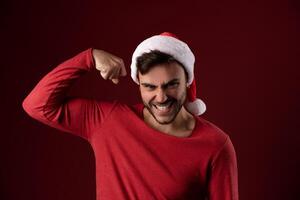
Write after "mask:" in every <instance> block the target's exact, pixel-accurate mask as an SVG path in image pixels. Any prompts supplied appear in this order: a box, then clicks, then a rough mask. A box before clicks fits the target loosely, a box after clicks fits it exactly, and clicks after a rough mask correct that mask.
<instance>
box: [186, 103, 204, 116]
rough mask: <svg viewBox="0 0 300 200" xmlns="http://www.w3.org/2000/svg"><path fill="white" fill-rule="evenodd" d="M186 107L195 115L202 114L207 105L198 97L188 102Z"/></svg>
mask: <svg viewBox="0 0 300 200" xmlns="http://www.w3.org/2000/svg"><path fill="white" fill-rule="evenodd" d="M186 108H187V110H188V111H189V112H191V113H193V114H195V115H202V114H203V113H204V112H205V111H206V105H205V103H204V102H203V101H202V100H201V99H196V100H195V101H194V102H188V103H187V104H186Z"/></svg>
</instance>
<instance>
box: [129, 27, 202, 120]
mask: <svg viewBox="0 0 300 200" xmlns="http://www.w3.org/2000/svg"><path fill="white" fill-rule="evenodd" d="M153 50H158V51H160V52H163V53H166V54H169V55H171V56H173V57H174V58H175V59H176V60H177V61H179V62H180V63H181V64H182V65H183V66H184V68H185V70H186V72H187V74H188V81H187V83H188V90H187V103H186V104H185V107H186V108H187V110H188V111H189V112H191V113H192V114H195V115H201V114H203V113H204V112H205V110H206V106H205V104H204V102H203V101H202V100H200V99H197V97H196V83H195V79H194V63H195V56H194V54H193V53H192V51H191V49H190V48H189V47H188V45H187V44H186V43H185V42H183V41H181V40H179V39H178V37H177V36H175V35H174V34H172V33H169V32H164V33H162V34H160V35H155V36H152V37H150V38H148V39H146V40H144V41H143V42H142V43H140V44H139V45H138V46H137V48H136V49H135V51H134V53H133V55H132V62H131V66H130V68H131V78H132V79H133V81H134V82H136V83H137V84H139V81H138V78H137V73H138V70H137V66H136V64H137V63H136V61H137V58H138V57H139V56H141V55H142V54H144V53H149V52H151V51H153Z"/></svg>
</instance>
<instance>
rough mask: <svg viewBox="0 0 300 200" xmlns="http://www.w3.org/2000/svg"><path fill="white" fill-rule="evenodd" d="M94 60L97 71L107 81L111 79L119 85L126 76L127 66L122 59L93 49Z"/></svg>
mask: <svg viewBox="0 0 300 200" xmlns="http://www.w3.org/2000/svg"><path fill="white" fill-rule="evenodd" d="M93 58H94V61H95V65H96V69H97V70H99V71H100V74H101V76H102V77H103V78H104V79H105V80H107V79H109V80H111V81H112V82H113V83H114V84H117V83H119V77H120V76H126V74H127V73H126V69H125V65H124V62H123V60H122V59H121V58H119V57H117V56H114V55H112V54H110V53H108V52H106V51H103V50H99V49H93Z"/></svg>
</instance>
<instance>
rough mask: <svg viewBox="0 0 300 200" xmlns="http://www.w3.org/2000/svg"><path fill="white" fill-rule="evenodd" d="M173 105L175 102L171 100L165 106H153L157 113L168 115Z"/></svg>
mask: <svg viewBox="0 0 300 200" xmlns="http://www.w3.org/2000/svg"><path fill="white" fill-rule="evenodd" d="M173 104H174V101H173V100H170V101H168V102H166V103H163V104H153V106H154V107H155V108H156V110H157V111H159V113H161V114H164V113H168V112H169V111H170V110H171V108H172V106H173Z"/></svg>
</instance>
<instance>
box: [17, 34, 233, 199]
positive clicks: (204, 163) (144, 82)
mask: <svg viewBox="0 0 300 200" xmlns="http://www.w3.org/2000/svg"><path fill="white" fill-rule="evenodd" d="M94 67H96V68H97V69H98V70H99V71H100V73H101V76H102V77H103V78H104V79H108V80H111V81H112V82H113V83H118V82H119V78H120V77H121V76H125V75H126V69H125V66H124V64H123V61H122V59H120V58H118V57H116V56H114V55H112V54H110V53H108V52H105V51H103V50H96V49H88V50H86V51H84V52H82V53H80V54H78V55H77V56H75V57H74V58H71V59H69V60H67V61H65V62H64V63H62V64H60V65H59V66H57V67H56V68H55V69H54V70H53V71H51V72H50V73H48V74H47V75H46V76H45V77H44V78H43V79H42V80H41V81H40V82H39V83H38V84H37V86H36V87H35V88H34V89H33V91H32V92H31V93H30V94H29V95H28V96H27V97H26V99H25V100H24V102H23V107H24V109H25V111H26V112H27V113H28V114H29V115H30V116H32V117H33V118H35V119H37V120H39V121H41V122H43V123H45V124H47V125H50V126H52V127H54V128H57V129H59V130H62V131H66V132H69V133H73V134H75V135H77V136H81V137H83V138H84V139H86V140H88V141H89V142H90V144H91V146H92V148H93V150H94V153H95V159H96V182H97V188H96V189H97V199H98V200H100V199H101V200H118V199H120V200H121V199H122V200H123V199H139V200H148V199H161V200H164V199H170V200H171V199H174V200H175V199H176V200H177V199H182V200H190V199H197V200H200V199H203V200H204V199H210V200H237V199H238V182H237V163H236V155H235V151H234V148H233V145H232V143H231V141H230V139H229V137H228V135H226V134H225V133H224V132H222V131H221V130H220V129H218V128H217V127H216V126H214V125H213V124H211V123H210V122H208V121H206V120H204V119H203V118H200V117H198V116H197V115H201V114H202V113H203V112H204V111H205V104H204V103H203V102H202V101H201V100H200V99H196V94H195V89H196V87H195V80H194V74H193V72H194V55H193V53H192V51H191V50H190V48H189V47H188V46H187V44H186V43H184V42H183V41H181V40H179V39H178V38H176V36H174V35H172V34H170V33H163V34H161V35H156V36H153V37H150V38H148V39H146V40H145V41H143V42H142V43H141V44H140V45H139V46H138V47H137V48H136V50H135V52H134V53H133V57H132V64H131V77H132V79H133V80H134V81H135V82H136V83H137V84H139V88H140V93H141V98H142V101H143V104H139V105H135V106H128V105H125V104H122V103H120V102H118V101H115V102H111V103H108V102H101V101H96V100H87V99H80V98H75V99H67V98H66V93H67V91H68V90H69V89H70V87H72V84H73V82H74V81H76V80H77V79H78V78H80V77H81V76H82V75H83V74H85V73H86V72H88V71H90V70H91V69H92V68H94Z"/></svg>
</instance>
